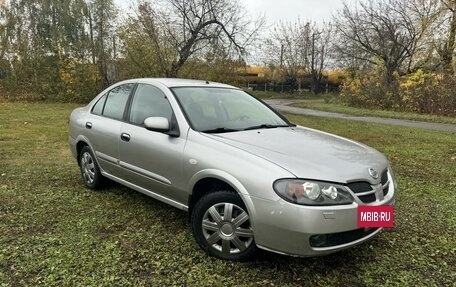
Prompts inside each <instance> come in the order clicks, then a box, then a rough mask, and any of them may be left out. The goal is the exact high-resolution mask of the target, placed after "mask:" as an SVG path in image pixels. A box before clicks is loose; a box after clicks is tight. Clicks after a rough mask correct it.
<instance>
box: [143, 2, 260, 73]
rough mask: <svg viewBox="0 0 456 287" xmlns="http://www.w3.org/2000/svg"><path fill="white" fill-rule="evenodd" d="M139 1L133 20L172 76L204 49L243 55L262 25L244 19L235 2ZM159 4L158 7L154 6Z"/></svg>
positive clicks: (243, 10)
mask: <svg viewBox="0 0 456 287" xmlns="http://www.w3.org/2000/svg"><path fill="white" fill-rule="evenodd" d="M153 3H154V4H152V2H143V3H142V4H140V5H139V6H138V9H137V15H136V19H135V20H137V21H139V23H140V24H141V26H142V29H143V30H144V31H145V33H146V35H147V36H148V37H149V39H150V40H151V42H152V43H153V45H154V48H155V50H156V52H157V53H158V58H159V62H160V66H161V67H162V69H163V71H164V74H165V75H166V76H168V77H176V76H177V75H178V73H179V71H180V70H181V69H182V67H183V65H184V64H185V63H186V62H187V61H188V60H189V59H190V58H191V57H192V56H195V55H198V53H199V52H203V51H205V50H206V48H209V47H211V46H212V47H213V46H218V47H224V48H225V49H226V50H227V51H229V52H231V53H233V54H239V55H245V54H246V48H247V47H248V46H249V45H250V44H251V43H252V42H253V41H254V40H255V39H256V37H257V35H258V30H259V29H261V28H262V27H263V25H264V23H265V21H264V18H262V17H260V18H259V19H257V20H256V21H254V20H252V19H251V18H250V17H248V16H247V14H246V11H245V9H244V8H243V6H241V5H240V3H239V1H237V0H236V1H233V0H163V1H161V2H160V1H154V2H153ZM157 3H159V4H157Z"/></svg>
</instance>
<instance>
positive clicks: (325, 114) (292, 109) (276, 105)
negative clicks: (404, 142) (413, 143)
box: [265, 99, 456, 133]
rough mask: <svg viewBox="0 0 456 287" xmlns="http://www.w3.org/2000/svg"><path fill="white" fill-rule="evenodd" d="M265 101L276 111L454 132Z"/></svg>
mask: <svg viewBox="0 0 456 287" xmlns="http://www.w3.org/2000/svg"><path fill="white" fill-rule="evenodd" d="M265 102H266V103H268V104H269V105H270V106H271V107H273V108H274V109H276V110H278V111H281V112H286V113H290V114H297V115H308V116H316V117H326V118H336V119H345V120H353V121H360V122H368V123H378V124H387V125H396V126H403V127H411V128H421V129H427V130H435V131H444V132H450V133H456V125H453V124H442V123H430V122H421V121H412V120H402V119H391V118H380V117H366V116H352V115H347V114H342V113H333V112H324V111H317V110H311V109H304V108H297V107H291V106H290V105H292V104H294V103H298V102H300V100H280V99H274V100H265Z"/></svg>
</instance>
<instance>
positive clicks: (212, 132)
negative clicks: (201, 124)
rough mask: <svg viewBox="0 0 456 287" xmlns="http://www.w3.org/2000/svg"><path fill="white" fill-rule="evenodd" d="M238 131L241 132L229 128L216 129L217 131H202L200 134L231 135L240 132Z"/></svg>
mask: <svg viewBox="0 0 456 287" xmlns="http://www.w3.org/2000/svg"><path fill="white" fill-rule="evenodd" d="M238 131H239V130H236V129H229V128H215V129H210V130H204V131H200V132H202V133H207V134H219V133H230V132H238Z"/></svg>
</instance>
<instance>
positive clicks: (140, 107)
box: [129, 84, 173, 125]
mask: <svg viewBox="0 0 456 287" xmlns="http://www.w3.org/2000/svg"><path fill="white" fill-rule="evenodd" d="M172 114H173V110H172V109H171V106H170V104H169V102H168V100H167V99H166V96H165V94H163V92H162V91H161V90H160V89H158V88H156V87H154V86H151V85H146V84H139V85H138V88H137V89H136V92H135V96H134V97H133V102H132V104H131V112H130V118H129V121H130V122H131V123H134V124H137V125H142V124H144V120H145V119H146V118H148V117H163V118H167V119H168V121H171V117H172Z"/></svg>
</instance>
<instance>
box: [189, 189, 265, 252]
mask: <svg viewBox="0 0 456 287" xmlns="http://www.w3.org/2000/svg"><path fill="white" fill-rule="evenodd" d="M191 219H192V222H191V224H192V231H193V235H194V236H195V238H196V241H197V242H198V244H199V245H200V246H201V248H202V249H203V250H204V251H206V253H208V254H209V255H212V256H214V257H217V258H220V259H223V260H235V261H243V260H246V259H248V258H250V257H251V256H252V255H253V254H254V253H255V252H256V250H257V247H256V245H255V240H254V238H253V231H252V225H251V221H250V217H249V214H248V213H247V208H246V207H245V204H244V203H243V202H242V199H241V198H240V197H239V195H237V194H236V193H233V192H230V191H216V192H212V193H209V194H207V195H205V196H203V197H202V198H201V199H200V200H199V201H198V202H197V203H196V205H195V207H194V208H193V211H192V217H191Z"/></svg>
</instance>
